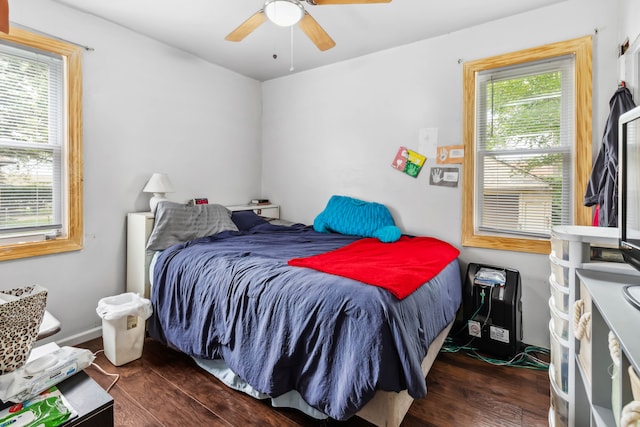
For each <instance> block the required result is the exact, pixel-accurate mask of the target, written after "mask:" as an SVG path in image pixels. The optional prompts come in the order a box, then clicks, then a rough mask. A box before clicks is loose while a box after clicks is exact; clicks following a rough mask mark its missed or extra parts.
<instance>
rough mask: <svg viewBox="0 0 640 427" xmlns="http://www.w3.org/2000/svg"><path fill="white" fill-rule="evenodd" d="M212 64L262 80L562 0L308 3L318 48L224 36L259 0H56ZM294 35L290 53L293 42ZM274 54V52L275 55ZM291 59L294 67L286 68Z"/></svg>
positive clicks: (296, 33)
mask: <svg viewBox="0 0 640 427" xmlns="http://www.w3.org/2000/svg"><path fill="white" fill-rule="evenodd" d="M55 1H57V2H58V3H62V4H65V5H68V6H71V7H73V8H75V9H78V10H81V11H84V12H87V13H90V14H93V15H96V16H99V17H102V18H104V19H106V20H109V21H112V22H114V23H117V24H119V25H122V26H123V27H126V28H129V29H131V30H133V31H135V32H138V33H140V34H144V35H147V36H149V37H151V38H154V39H156V40H159V41H161V42H164V43H166V44H168V45H171V46H174V47H176V48H178V49H182V50H185V51H188V52H191V53H193V54H195V55H197V56H199V57H200V58H203V59H205V60H207V61H209V62H212V63H214V64H218V65H220V66H222V67H225V68H228V69H231V70H234V71H236V72H238V73H240V74H243V75H246V76H248V77H252V78H254V79H257V80H260V81H264V80H269V79H273V78H276V77H280V76H284V75H288V74H290V73H292V72H298V71H303V70H308V69H311V68H316V67H320V66H323V65H327V64H331V63H335V62H339V61H343V60H346V59H350V58H355V57H358V56H362V55H366V54H368V53H372V52H376V51H380V50H384V49H389V48H393V47H396V46H401V45H405V44H408V43H412V42H415V41H418V40H423V39H427V38H431V37H434V36H438V35H442V34H446V33H450V32H452V31H456V30H459V29H461V28H466V27H471V26H475V25H478V24H482V23H485V22H489V21H492V20H496V19H500V18H503V17H507V16H511V15H515V14H519V13H522V12H526V11H529V10H532V9H536V8H540V7H544V6H547V5H550V4H554V3H559V2H561V1H564V0H455V1H454V0H449V1H446V0H393V2H391V3H380V4H357V5H324V6H316V5H309V4H307V3H306V2H303V5H304V7H305V9H306V10H307V12H308V13H309V14H311V15H312V16H313V17H314V18H315V20H316V21H318V23H319V24H320V25H321V26H322V27H323V28H324V29H325V31H327V33H329V35H330V36H331V38H333V40H334V41H335V42H336V46H335V47H334V48H332V49H330V50H327V51H325V52H321V51H320V50H318V48H317V47H316V46H315V45H314V44H313V43H311V41H310V40H309V39H308V38H307V36H306V35H305V34H304V33H303V32H302V31H301V30H300V29H299V28H297V27H294V29H293V37H292V31H291V29H289V28H281V27H278V26H276V25H275V24H273V23H271V22H269V21H267V22H265V23H264V24H263V25H261V26H260V27H259V28H257V29H256V30H255V31H254V32H253V33H251V34H250V35H249V36H247V37H246V38H245V39H244V40H243V41H241V42H229V41H226V40H225V39H224V38H225V36H226V35H227V34H228V33H230V32H231V31H232V30H233V29H235V28H236V27H237V26H238V25H240V24H241V23H242V22H243V21H244V20H245V19H247V18H248V17H249V16H251V15H252V14H253V13H255V12H257V11H258V10H260V9H262V6H263V4H264V0H181V1H177V0H55ZM292 39H293V58H292V55H291V53H292V50H291V44H292ZM274 55H276V56H277V57H276V58H275V59H274ZM292 61H293V66H294V71H290V67H291V62H292Z"/></svg>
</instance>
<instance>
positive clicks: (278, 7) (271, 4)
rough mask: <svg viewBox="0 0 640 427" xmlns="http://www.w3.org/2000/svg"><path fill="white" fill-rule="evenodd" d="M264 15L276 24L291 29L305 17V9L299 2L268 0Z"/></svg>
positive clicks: (295, 0) (292, 0) (293, 0)
mask: <svg viewBox="0 0 640 427" xmlns="http://www.w3.org/2000/svg"><path fill="white" fill-rule="evenodd" d="M264 13H265V15H267V18H269V20H270V21H271V22H273V23H274V24H276V25H279V26H281V27H291V26H292V25H295V24H297V23H298V22H299V21H300V20H301V19H302V17H303V16H304V7H302V5H301V4H300V2H298V1H297V0H267V2H266V3H265V4H264Z"/></svg>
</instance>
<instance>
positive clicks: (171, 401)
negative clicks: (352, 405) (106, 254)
mask: <svg viewBox="0 0 640 427" xmlns="http://www.w3.org/2000/svg"><path fill="white" fill-rule="evenodd" d="M78 347H82V348H88V349H90V350H91V351H93V352H96V351H98V350H101V349H102V338H98V339H95V340H92V341H89V342H86V343H84V344H81V345H79V346H78ZM95 362H96V363H97V364H98V365H100V366H101V367H102V368H103V369H104V370H105V371H107V372H110V373H118V374H120V379H119V381H118V382H117V383H116V384H115V385H114V386H113V388H112V389H111V390H110V394H111V395H112V396H113V398H114V400H115V425H116V426H277V427H281V426H332V427H338V426H345V427H347V426H348V427H364V426H367V427H370V426H371V424H369V423H368V422H366V421H364V420H362V419H359V418H357V417H353V418H351V419H349V420H347V421H344V422H338V421H328V422H327V421H325V422H321V421H318V420H314V419H313V418H310V417H307V416H305V415H304V414H302V413H300V412H298V411H296V410H292V409H281V408H272V407H271V406H270V405H268V404H267V403H266V402H262V401H258V400H255V399H253V398H251V397H248V396H246V395H245V394H243V393H241V392H237V391H234V390H231V389H229V388H228V387H226V386H225V385H224V384H222V383H221V382H220V381H218V380H217V379H216V378H214V377H213V376H211V375H209V374H207V373H206V372H205V371H203V370H202V369H200V368H199V367H198V366H197V365H196V364H195V363H194V362H193V361H192V360H191V359H190V358H189V357H187V356H185V355H183V354H181V353H178V352H176V351H173V350H170V349H168V348H167V347H165V346H163V345H162V344H160V343H158V342H156V341H153V340H151V339H147V340H146V341H145V345H144V351H143V355H142V358H141V359H138V360H135V361H133V362H130V363H128V364H126V365H123V366H120V367H115V366H113V365H111V363H109V361H108V360H107V359H106V357H105V356H104V354H103V353H102V352H100V353H99V354H98V355H97V357H96V360H95ZM86 372H87V373H88V374H89V375H90V376H91V377H92V378H93V379H95V380H96V381H97V382H98V383H99V384H100V385H101V386H102V387H104V388H105V389H106V388H107V387H108V386H109V384H111V382H112V380H113V379H112V378H111V377H108V376H106V375H104V374H102V373H101V372H100V371H99V370H98V369H96V368H95V367H93V366H90V367H88V368H87V369H86ZM427 384H428V396H427V397H426V398H424V399H419V400H416V401H415V402H414V403H413V405H412V406H411V409H410V410H409V413H408V414H407V416H406V417H405V419H404V421H403V423H402V426H403V427H416V426H421V427H435V426H437V427H444V426H446V427H449V426H474V427H484V426H486V427H496V426H505V427H507V426H548V419H547V414H548V410H549V376H548V373H547V371H534V370H531V369H523V368H513V367H498V366H493V365H489V364H487V363H485V362H481V361H478V360H475V359H472V358H470V357H468V356H465V355H463V354H459V353H456V354H451V353H440V355H439V356H438V358H437V360H436V361H435V363H434V365H433V367H432V368H431V371H430V372H429V375H428V377H427Z"/></svg>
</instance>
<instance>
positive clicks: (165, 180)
mask: <svg viewBox="0 0 640 427" xmlns="http://www.w3.org/2000/svg"><path fill="white" fill-rule="evenodd" d="M142 191H143V192H145V193H153V197H151V199H150V200H149V208H150V209H151V212H155V211H156V207H157V206H158V202H159V201H161V200H166V199H167V198H166V197H165V193H173V192H174V191H175V190H174V189H173V184H171V180H170V179H169V177H168V176H167V174H166V173H154V174H153V175H151V178H149V181H148V182H147V185H145V186H144V188H143V189H142Z"/></svg>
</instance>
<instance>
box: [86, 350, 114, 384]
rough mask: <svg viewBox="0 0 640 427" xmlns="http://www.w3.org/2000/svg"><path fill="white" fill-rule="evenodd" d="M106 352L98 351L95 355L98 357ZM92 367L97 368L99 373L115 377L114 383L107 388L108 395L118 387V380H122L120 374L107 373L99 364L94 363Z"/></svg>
mask: <svg viewBox="0 0 640 427" xmlns="http://www.w3.org/2000/svg"><path fill="white" fill-rule="evenodd" d="M102 352H104V350H98V351H96V352H95V353H93V355H94V356H97V355H98V354H99V353H102ZM91 366H93V367H94V368H96V369H97V370H98V371H100V372H101V373H103V374H104V375H107V376H110V377H115V379H114V380H113V382H112V383H111V384H109V386H108V387H107V389H106V391H107V393H109V390H111V389H112V388H113V386H114V385H116V383H117V382H118V380H119V379H120V374H112V373H109V372H107V371H105V370H104V369H102V368H101V367H100V365H98V364H97V363H95V362H93V363H91Z"/></svg>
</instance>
